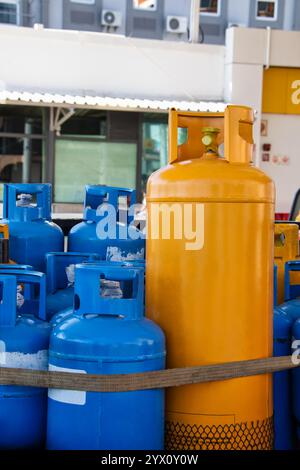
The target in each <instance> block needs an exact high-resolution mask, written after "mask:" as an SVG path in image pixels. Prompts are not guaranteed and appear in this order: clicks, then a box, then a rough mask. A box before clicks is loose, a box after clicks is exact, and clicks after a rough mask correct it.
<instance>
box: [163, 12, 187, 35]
mask: <svg viewBox="0 0 300 470" xmlns="http://www.w3.org/2000/svg"><path fill="white" fill-rule="evenodd" d="M187 29H188V20H187V18H186V17H185V16H167V26H166V30H167V32H168V33H175V34H184V33H186V32H187Z"/></svg>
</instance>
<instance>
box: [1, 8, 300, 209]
mask: <svg viewBox="0 0 300 470" xmlns="http://www.w3.org/2000/svg"><path fill="white" fill-rule="evenodd" d="M299 3H300V2H298V1H296V2H294V1H293V0H285V1H284V2H281V1H280V0H278V1H277V2H276V1H272V2H271V1H270V2H257V1H254V0H251V1H250V0H243V1H240V0H227V1H222V2H220V1H219V2H218V1H207V2H206V1H202V2H201V5H202V12H201V13H200V15H199V31H198V33H199V34H198V40H197V41H196V42H192V41H190V40H189V38H190V31H189V28H190V26H189V25H190V17H189V15H190V10H191V8H190V7H191V3H190V1H189V0H186V1H175V0H172V1H167V0H165V1H160V0H157V2H153V1H146V0H145V1H144V0H141V1H139V2H131V1H130V2H129V1H127V2H126V1H125V0H115V1H114V2H113V1H112V0H111V1H109V0H101V1H100V0H72V1H71V0H63V1H61V0H50V1H48V2H47V1H43V2H39V1H38V0H33V1H30V2H27V1H25V0H22V1H21V0H20V1H18V2H16V1H13V0H7V1H6V2H0V22H2V24H0V43H1V48H0V63H1V64H2V66H1V70H0V182H6V181H15V182H22V181H23V182H37V181H44V182H51V183H52V184H53V188H54V202H55V210H57V211H61V210H62V211H68V212H70V211H73V210H74V211H77V210H78V207H79V206H78V204H80V203H81V202H82V200H83V191H84V185H85V184H88V183H89V184H108V185H118V186H128V187H135V188H136V189H137V191H138V195H139V199H140V200H141V199H142V197H143V194H144V192H145V188H146V182H147V178H148V176H149V175H150V174H151V173H152V172H153V171H155V170H156V169H158V168H159V167H161V166H163V165H165V164H166V163H167V148H168V135H167V121H168V110H169V109H170V108H172V107H174V108H178V109H182V110H192V111H218V110H219V111H222V110H223V109H224V106H225V104H226V103H235V104H245V105H249V106H251V107H253V108H254V110H255V112H256V121H255V127H254V137H255V146H256V151H255V155H254V163H255V164H256V165H257V166H259V167H261V168H263V169H264V171H266V172H267V173H268V174H270V176H272V177H273V178H274V180H275V182H276V183H277V188H278V197H277V211H278V212H284V213H286V212H288V211H289V209H290V206H291V203H292V199H293V195H294V194H295V192H296V191H297V189H298V188H299V186H300V184H299V183H300V181H299V182H298V179H297V175H298V166H300V165H299V163H298V155H297V152H298V148H299V147H300V142H298V140H299V137H298V134H299V133H298V132H296V131H295V130H296V129H297V126H299V124H300V121H299V119H300V116H299V114H300V100H299V96H298V85H299V83H300V59H299V57H300V53H299V52H300V51H299V46H298V44H300V40H299V39H300V38H299V35H300V33H299V32H298V31H297V30H298V28H299V25H300V23H299V22H298V20H297V18H298V14H300V8H299ZM138 4H139V5H138ZM183 5H184V8H185V10H182V6H183ZM242 5H243V6H242ZM140 6H141V7H143V8H140ZM54 7H55V8H54ZM95 9H97V10H95ZM103 9H105V11H108V12H110V11H113V12H115V13H118V12H119V13H120V15H119V16H118V15H117V18H118V21H119V23H118V24H119V26H116V27H112V26H111V25H110V26H109V27H108V26H107V25H106V26H105V27H104V26H103V25H102V23H101V21H102V20H101V18H102V17H103V11H104V10H103ZM203 9H204V10H205V11H204V10H203ZM75 11H77V13H76V14H75V13H74V12H75ZM72 12H73V13H72ZM84 12H86V15H85V14H84ZM93 12H94V13H93ZM95 12H96V13H95ZM148 13H149V16H148ZM68 15H69V16H68ZM74 15H75V16H74ZM93 15H94V16H95V18H96V17H97V28H96V29H95V28H94V29H93V28H91V25H88V24H87V23H88V22H87V18H90V20H91V18H92V17H93V18H94V16H93ZM135 15H137V16H135ZM139 15H140V16H139ZM145 15H146V16H145ZM172 15H173V16H172ZM168 16H169V17H175V16H176V17H177V20H178V21H179V23H180V22H181V21H182V20H181V19H180V18H183V17H185V18H186V22H183V25H184V27H185V25H187V30H186V31H185V33H174V32H170V31H167V30H166V26H167V18H168ZM158 17H159V18H160V20H159V24H160V28H161V29H160V33H159V37H158V35H157V34H156V33H157V31H158V30H157V29H156V33H155V34H154V36H155V37H154V36H153V35H152V33H151V34H150V29H151V28H150V26H149V25H150V24H152V25H153V18H154V19H155V18H156V19H155V21H158V20H157V18H158ZM221 17H222V18H223V19H222V21H223V20H224V23H222V24H223V25H224V31H225V29H226V28H227V29H226V34H225V33H224V32H222V38H220V37H219V39H218V40H217V39H216V37H215V38H212V39H211V40H210V39H209V34H208V32H210V34H211V35H212V36H214V34H212V32H213V31H216V29H215V28H214V26H213V20H215V19H216V18H219V19H221ZM76 18H77V20H78V21H79V20H80V18H86V19H85V21H86V23H85V24H83V23H78V24H77V27H75V24H73V23H74V19H76ZM130 18H131V19H130ZM137 18H139V19H137ZM145 18H148V20H147V21H146V19H145ZM71 19H72V21H73V23H72V22H71ZM108 19H109V15H108ZM106 20H107V18H106ZM80 21H82V20H80ZM120 21H121V24H120ZM169 21H171V19H170V20H169ZM128 22H129V23H128ZM205 22H206V23H205ZM210 22H211V23H210ZM71 23H72V24H71ZM95 24H96V23H95ZM128 24H129V26H128ZM176 24H177V23H176ZM176 24H175V23H174V25H175V26H176ZM181 24H182V23H181ZM205 24H206V25H210V26H209V27H208V26H205ZM130 25H131V26H130ZM138 25H140V26H141V25H144V26H143V27H141V30H142V31H143V32H144V33H145V31H146V30H147V25H148V26H149V27H148V33H147V34H146V33H145V34H144V33H143V34H144V37H140V35H141V34H140V33H138V31H137V29H136V28H137V26H138ZM145 25H146V26H145ZM234 25H236V26H237V27H236V26H234ZM269 25H270V26H271V28H268V26H269ZM94 26H95V25H94ZM219 26H220V25H219ZM245 26H246V27H245ZM200 27H201V30H202V32H203V31H204V39H203V36H202V33H201V30H200ZM55 28H56V29H55ZM153 28H154V27H153ZM206 28H208V29H206ZM222 28H223V26H222ZM222 28H221V29H222ZM222 31H223V29H222ZM152 32H153V31H152ZM157 39H161V40H157ZM203 41H204V43H203ZM224 41H225V42H224ZM278 68H280V69H281V71H278V70H277V69H278ZM276 71H277V72H278V75H276V73H277V72H276ZM273 74H275V75H273ZM290 74H292V75H291V77H292V78H291V79H290V78H289V79H287V77H290ZM269 75H270V76H271V82H270V81H268V80H269V79H268V77H269ZM274 77H275V78H274ZM270 83H275V85H274V86H273V85H272V86H271V85H270ZM276 87H277V88H276ZM293 87H294V88H293ZM277 89H278V90H280V89H284V90H285V100H287V102H286V101H284V99H283V98H282V99H281V101H280V100H278V99H277V100H275V99H274V96H276V94H277V91H276V90H277ZM270 90H271V91H270ZM290 100H293V101H292V105H291V103H290ZM270 103H273V104H276V106H275V107H274V106H273V107H272V106H271V107H270ZM281 133H282V134H283V135H284V139H280V135H281ZM267 149H269V150H267ZM287 182H288V183H287ZM0 196H1V193H0Z"/></svg>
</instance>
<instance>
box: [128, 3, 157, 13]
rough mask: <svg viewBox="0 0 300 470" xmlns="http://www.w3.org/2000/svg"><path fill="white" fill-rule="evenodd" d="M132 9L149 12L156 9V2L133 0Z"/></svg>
mask: <svg viewBox="0 0 300 470" xmlns="http://www.w3.org/2000/svg"><path fill="white" fill-rule="evenodd" d="M133 8H135V9H136V10H151V11H155V10H156V8H157V0H133Z"/></svg>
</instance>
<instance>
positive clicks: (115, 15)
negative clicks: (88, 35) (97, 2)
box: [101, 10, 122, 28]
mask: <svg viewBox="0 0 300 470" xmlns="http://www.w3.org/2000/svg"><path fill="white" fill-rule="evenodd" d="M101 25H102V26H107V27H112V28H119V27H120V26H121V25H122V13H121V12H120V11H114V10H102V13H101Z"/></svg>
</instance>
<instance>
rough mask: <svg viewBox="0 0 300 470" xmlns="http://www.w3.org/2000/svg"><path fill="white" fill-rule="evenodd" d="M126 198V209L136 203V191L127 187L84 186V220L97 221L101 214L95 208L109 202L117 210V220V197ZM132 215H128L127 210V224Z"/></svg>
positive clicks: (118, 211) (130, 220)
mask: <svg viewBox="0 0 300 470" xmlns="http://www.w3.org/2000/svg"><path fill="white" fill-rule="evenodd" d="M120 197H126V198H127V209H128V208H129V207H130V206H131V205H133V204H135V203H136V191H135V190H134V189H127V188H115V187H112V186H102V185H96V186H90V185H87V186H86V187H85V200H84V212H83V218H84V220H92V221H97V220H99V219H101V216H100V215H98V214H97V209H98V207H99V206H101V205H102V204H105V203H107V204H111V205H112V206H114V208H115V210H116V212H117V221H118V220H119V214H120V210H119V198H120ZM124 219H125V217H124ZM133 219H134V217H133V216H132V215H128V211H127V224H129V223H130V222H132V221H133Z"/></svg>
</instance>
